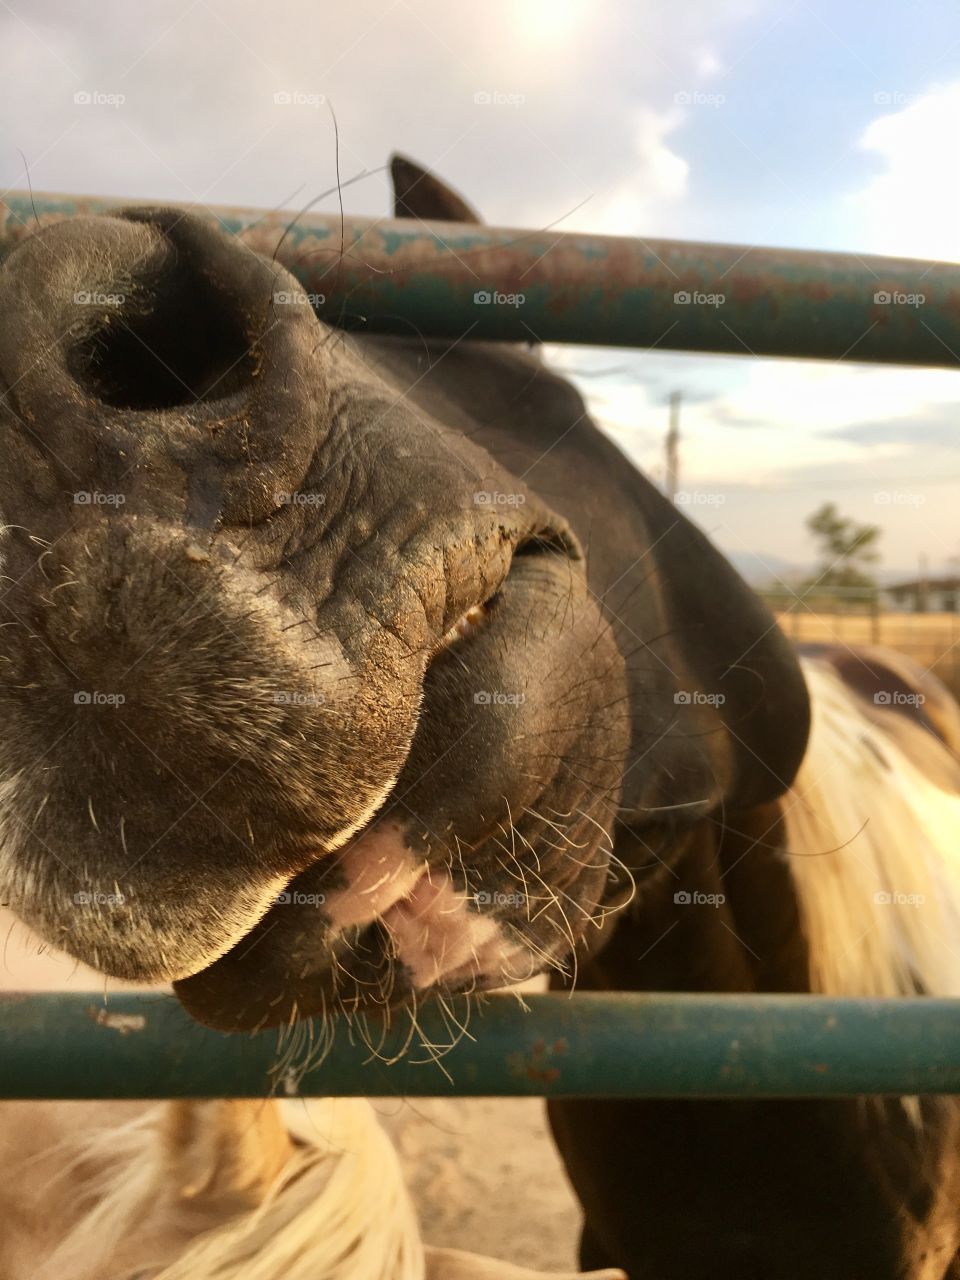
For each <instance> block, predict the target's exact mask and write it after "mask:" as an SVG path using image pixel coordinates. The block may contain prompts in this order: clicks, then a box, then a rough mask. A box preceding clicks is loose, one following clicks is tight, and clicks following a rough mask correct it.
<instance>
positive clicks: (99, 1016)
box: [87, 1004, 147, 1036]
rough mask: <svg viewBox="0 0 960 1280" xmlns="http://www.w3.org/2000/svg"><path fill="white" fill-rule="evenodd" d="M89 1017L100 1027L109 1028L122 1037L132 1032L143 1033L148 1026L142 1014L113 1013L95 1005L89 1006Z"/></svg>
mask: <svg viewBox="0 0 960 1280" xmlns="http://www.w3.org/2000/svg"><path fill="white" fill-rule="evenodd" d="M87 1017H88V1018H89V1019H90V1021H91V1022H95V1023H96V1024H97V1026H98V1027H109V1028H110V1030H111V1031H116V1032H117V1033H118V1034H119V1035H121V1036H126V1035H129V1034H130V1032H131V1031H143V1030H144V1028H145V1027H146V1025H147V1019H146V1017H145V1015H144V1014H142V1013H111V1012H110V1010H109V1009H103V1008H99V1007H98V1006H97V1005H93V1004H91V1005H88V1006H87Z"/></svg>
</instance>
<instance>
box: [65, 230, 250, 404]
mask: <svg viewBox="0 0 960 1280" xmlns="http://www.w3.org/2000/svg"><path fill="white" fill-rule="evenodd" d="M170 258H171V261H170V264H169V266H167V267H165V268H164V269H162V270H160V271H154V272H152V273H151V274H150V275H148V276H147V277H146V278H144V279H141V280H134V281H132V282H130V283H129V284H127V285H125V286H124V289H123V291H118V292H116V293H113V294H110V295H109V296H108V295H103V302H102V303H101V304H100V305H97V303H98V301H99V299H100V294H99V293H97V292H96V291H94V290H90V291H88V292H84V291H81V292H80V293H79V294H78V295H77V296H78V297H80V298H81V299H86V298H89V299H91V300H92V301H91V302H90V303H88V304H87V306H86V307H85V308H83V309H82V310H83V311H85V312H86V313H87V314H81V317H80V326H81V329H80V335H79V338H78V340H76V341H75V343H74V345H73V346H72V347H71V348H70V349H69V351H68V354H67V368H68V370H69V372H70V374H71V375H72V376H73V378H74V379H75V380H76V381H77V382H79V383H80V384H81V385H82V386H83V387H85V388H86V389H87V390H88V392H89V393H90V394H92V395H93V396H95V397H96V398H97V399H98V400H100V401H102V402H103V403H105V404H109V405H112V406H114V407H115V408H118V409H135V410H137V409H141V410H143V409H146V410H149V409H171V408H175V407H178V406H184V405H190V404H196V403H198V402H200V401H209V400H223V399H226V398H227V397H229V396H232V395H235V394H237V393H239V392H242V391H243V390H244V389H246V388H247V387H249V386H250V384H251V383H252V380H253V359H252V357H251V354H250V340H249V338H248V336H247V334H246V333H245V331H244V327H243V324H242V323H241V319H240V315H239V308H238V306H237V304H236V303H235V302H234V301H233V300H232V299H230V298H228V297H227V296H225V295H224V294H223V293H221V292H220V291H218V290H217V289H216V288H215V287H214V286H213V285H212V284H211V283H210V281H208V280H206V279H205V278H204V277H203V276H202V275H201V274H200V273H199V272H197V271H195V270H193V269H191V266H190V264H188V263H185V262H183V260H182V259H179V260H178V259H177V257H176V255H174V254H172V253H171V255H170ZM79 310H81V308H80V307H78V311H79Z"/></svg>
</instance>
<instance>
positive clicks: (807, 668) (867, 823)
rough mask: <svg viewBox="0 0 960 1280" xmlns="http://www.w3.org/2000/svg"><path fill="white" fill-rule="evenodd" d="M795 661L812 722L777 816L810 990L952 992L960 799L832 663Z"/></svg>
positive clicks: (958, 918) (957, 979)
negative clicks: (884, 725) (876, 716)
mask: <svg viewBox="0 0 960 1280" xmlns="http://www.w3.org/2000/svg"><path fill="white" fill-rule="evenodd" d="M802 665H803V670H804V675H805V677H806V681H807V686H808V688H809V690H810V695H811V703H812V709H813V723H812V729H811V736H810V743H809V746H808V749H807V754H806V756H805V758H804V761H803V765H802V767H801V769H800V772H799V774H798V776H797V779H796V781H795V783H794V785H793V787H792V788H791V790H790V792H789V793H788V794H787V796H786V797H785V798H784V809H785V822H786V830H787V849H788V858H789V865H790V870H791V872H792V875H793V881H794V885H795V886H796V889H797V895H798V898H799V906H800V914H801V919H802V921H803V926H804V930H805V933H806V936H807V939H808V942H809V948H810V962H811V981H812V986H813V989H814V990H815V991H819V992H822V993H824V994H830V995H840V996H898V995H913V994H916V993H918V992H919V993H923V994H927V995H941V996H960V795H958V794H954V793H951V792H948V791H945V790H943V789H942V788H941V787H939V786H937V785H935V784H934V783H933V782H932V781H930V779H929V778H927V777H925V776H924V774H923V773H922V772H921V771H920V770H919V769H918V768H917V766H916V764H915V763H914V761H913V760H912V759H911V758H910V757H909V756H908V755H907V753H906V752H905V751H904V749H903V747H902V745H901V744H900V743H899V742H898V740H897V736H891V735H888V734H887V733H885V732H884V731H883V730H882V729H881V728H879V727H878V725H877V724H876V723H874V721H873V720H872V719H871V718H870V717H869V716H868V715H867V714H866V712H865V711H864V710H863V709H862V708H861V707H860V705H859V704H858V702H857V699H856V697H855V696H854V695H853V694H852V693H851V692H850V691H849V690H848V688H847V687H846V686H845V685H844V683H843V681H842V680H841V679H840V677H839V676H838V675H837V674H836V673H835V672H834V671H833V670H832V668H829V667H828V666H826V665H825V664H822V663H818V662H816V661H809V660H804V661H803V663H802ZM907 728H908V729H912V728H913V726H907ZM916 732H917V733H919V734H924V732H925V731H924V730H922V729H919V728H917V729H916ZM930 741H931V743H932V742H933V740H932V739H931V740H930ZM933 745H934V746H936V744H935V743H933ZM944 751H946V748H944Z"/></svg>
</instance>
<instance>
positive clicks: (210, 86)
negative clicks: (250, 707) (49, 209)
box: [0, 0, 960, 576]
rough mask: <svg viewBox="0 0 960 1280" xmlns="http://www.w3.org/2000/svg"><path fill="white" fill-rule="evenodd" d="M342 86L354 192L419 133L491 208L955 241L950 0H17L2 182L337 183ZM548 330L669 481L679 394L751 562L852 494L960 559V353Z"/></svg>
mask: <svg viewBox="0 0 960 1280" xmlns="http://www.w3.org/2000/svg"><path fill="white" fill-rule="evenodd" d="M478 93H479V94H488V95H490V96H491V98H492V99H493V101H491V102H490V103H484V102H479V103H478V102H477V101H476V100H475V96H476V95H477V94H478ZM277 94H281V95H284V94H286V95H288V96H289V97H290V98H291V99H292V101H291V102H290V103H289V104H286V103H282V102H280V103H278V102H277V101H276V95H277ZM78 95H79V100H78ZM86 98H89V101H87V100H85V99H86ZM328 104H330V105H332V107H333V108H334V110H335V112H336V117H337V121H338V124H339V135H340V168H341V173H342V175H343V177H344V178H349V177H351V176H353V175H355V174H360V173H362V172H363V171H364V170H371V171H374V172H371V173H370V174H369V176H367V177H365V178H364V179H363V180H361V181H359V182H356V183H355V184H353V185H352V186H351V187H350V188H349V191H348V192H347V193H345V199H346V203H347V207H348V209H349V211H350V212H353V213H358V214H371V215H382V214H383V213H385V212H386V211H387V209H388V208H389V203H390V195H389V190H388V185H387V180H386V175H385V173H383V172H382V166H383V165H384V164H385V163H386V161H387V158H388V156H389V154H390V153H391V152H392V151H394V150H400V151H403V152H406V153H407V154H409V155H411V156H413V157H414V158H416V159H418V160H419V161H421V162H422V163H424V164H426V165H427V166H428V167H430V168H432V169H434V170H435V171H436V172H437V173H438V174H440V175H441V176H442V177H444V178H445V179H447V180H448V181H449V182H450V183H451V184H452V185H454V186H455V187H456V188H458V189H459V190H460V191H461V192H462V193H463V194H464V195H465V196H467V198H468V199H469V200H470V201H471V202H472V203H473V204H474V205H475V206H476V207H477V208H479V209H480V211H481V213H482V214H483V216H484V218H485V220H486V221H487V222H490V223H492V224H500V225H507V226H528V227H534V226H545V225H548V224H554V223H556V224H557V225H558V226H560V227H562V228H564V229H569V230H582V231H592V232H598V233H604V234H612V235H628V236H641V237H644V238H647V237H657V236H666V237H673V238H680V239H690V240H710V241H724V242H730V243H734V244H742V245H773V246H788V247H796V248H812V249H831V250H845V251H852V252H858V253H866V252H869V253H888V254H894V255H898V256H911V257H937V258H944V259H948V260H952V261H957V260H958V258H960V165H958V159H960V155H958V145H957V140H958V138H960V6H958V5H955V4H952V3H947V2H946V0H911V3H910V4H909V5H904V4H900V3H897V0H876V2H875V3H871V4H866V3H862V2H860V0H795V2H791V0H684V3H682V4H677V3H672V4H668V3H663V2H662V0H660V2H656V3H654V2H651V3H642V2H640V0H634V2H633V3H629V2H627V0H623V2H621V0H595V2H594V3H589V2H587V0H584V2H581V0H485V3H483V4H480V5H477V4H474V5H469V6H468V5H466V4H463V3H456V2H455V0H351V2H350V3H348V4H342V5H336V6H335V5H331V4H329V3H323V2H317V0H314V2H313V3H307V2H304V3H301V2H300V0H295V2H294V0H270V4H269V5H266V4H263V3H257V4H254V3H248V0H169V2H168V0H162V2H156V3H150V2H146V3H136V4H132V3H129V0H126V2H119V0H102V2H99V3H91V2H90V0H88V2H87V3H78V2H77V0H29V3H27V2H26V0H0V190H5V189H9V188H15V189H22V188H23V187H24V186H25V178H24V158H25V159H26V163H27V165H28V166H29V172H30V177H31V180H32V183H33V186H34V188H35V189H36V190H38V191H69V192H76V193H84V192H85V193H95V194H104V195H119V196H130V197H134V198H138V199H140V198H149V199H159V200H176V201H188V202H201V203H205V204H242V205H253V206H264V207H276V206H281V207H290V208H296V207H298V206H299V205H302V204H304V203H306V202H307V201H308V200H309V199H311V198H312V197H313V196H315V195H316V194H318V193H319V192H321V191H324V190H326V189H327V188H329V187H330V186H332V185H333V182H334V177H335V147H334V133H333V123H332V118H331V113H330V109H329V106H328ZM317 207H318V208H319V209H320V210H321V211H323V210H327V211H330V212H333V211H334V210H335V208H336V202H335V197H331V198H329V199H327V200H325V201H322V202H321V203H320V204H319V205H318V206H317ZM547 355H548V357H549V359H551V360H552V361H553V362H555V363H557V364H559V365H560V367H562V368H563V369H565V370H567V371H568V372H569V373H570V375H571V376H573V377H574V378H575V380H576V381H577V382H578V384H579V385H580V387H581V389H582V390H583V391H584V392H585V394H586V395H587V397H588V400H589V403H590V405H591V408H592V410H593V412H594V414H595V416H596V417H597V419H598V420H599V421H600V422H601V423H602V425H603V426H604V427H605V428H606V429H607V430H608V431H609V432H610V433H611V435H612V436H613V437H614V439H616V441H617V442H618V444H620V446H621V447H622V448H623V449H624V450H625V452H627V453H628V455H629V456H630V457H631V458H632V459H634V460H635V461H636V462H637V464H638V465H639V466H641V467H642V468H643V469H644V470H645V471H646V472H647V474H648V475H650V476H651V477H652V478H654V479H655V480H660V479H662V476H663V464H662V453H663V437H664V433H665V430H666V426H667V400H668V397H669V395H670V393H671V392H672V391H675V390H676V391H680V392H681V393H682V396H683V405H682V411H681V433H682V440H681V481H680V484H681V490H682V491H683V493H684V494H685V495H686V497H687V502H686V510H687V512H688V513H689V514H690V515H691V516H692V518H694V519H695V520H697V521H698V522H699V523H701V524H702V525H703V527H704V528H706V529H707V530H708V532H709V533H710V534H711V536H712V537H713V538H714V539H715V540H716V541H717V542H718V544H719V545H720V546H721V547H722V548H723V549H724V550H725V551H727V552H728V553H730V554H731V555H733V556H734V557H736V558H738V559H742V558H744V557H748V558H749V559H750V560H751V561H754V562H759V563H760V564H764V563H769V564H770V565H771V567H772V568H774V569H776V570H777V571H778V572H784V571H785V568H786V567H788V566H796V567H802V566H806V565H808V564H809V563H811V562H812V560H813V559H814V554H815V549H814V547H813V545H812V544H811V542H810V540H809V537H808V535H807V534H806V532H805V529H804V518H805V516H806V515H808V514H809V513H810V512H811V511H812V510H813V509H814V508H815V507H816V506H818V505H819V504H820V503H821V502H823V501H828V500H829V501H834V502H836V503H837V505H838V506H839V507H840V509H841V510H842V511H843V512H845V513H846V514H849V515H850V516H852V517H854V518H856V519H858V520H862V521H866V522H869V523H876V524H879V525H880V526H881V527H882V529H883V538H882V541H881V551H882V554H883V561H882V566H881V568H882V571H883V573H884V575H885V576H896V575H897V574H904V575H907V576H910V575H911V574H915V571H916V568H917V564H918V562H919V559H920V557H926V559H927V562H928V564H929V566H930V568H931V570H932V571H934V572H937V571H949V570H950V568H951V564H950V560H951V557H956V556H960V451H958V429H957V424H958V422H960V375H958V373H957V372H955V371H952V370H948V369H945V370H935V369H931V370H925V369H907V368H882V367H877V366H867V365H858V364H853V363H844V364H842V365H841V364H839V363H837V362H810V361H799V360H772V359H755V358H751V357H746V356H745V357H742V358H741V357H731V356H723V357H721V356H717V357H704V356H694V355H688V354H681V353H671V352H667V351H661V350H657V351H653V352H639V351H638V352H633V351H625V350H617V351H609V350H606V351H604V350H597V349H594V348H587V347H577V348H573V347H565V348H555V347H551V348H550V349H549V350H548V352H547Z"/></svg>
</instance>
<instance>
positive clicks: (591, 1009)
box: [0, 993, 960, 1098]
mask: <svg viewBox="0 0 960 1280" xmlns="http://www.w3.org/2000/svg"><path fill="white" fill-rule="evenodd" d="M527 999H528V1003H529V1005H530V1006H531V1009H530V1012H529V1013H528V1012H526V1011H525V1010H524V1009H523V1008H521V1006H520V1005H519V1003H518V1002H517V1001H516V1000H515V999H513V998H512V997H510V996H493V997H490V998H489V999H488V1000H487V1001H486V1003H485V1006H484V1009H483V1011H482V1012H481V1013H479V1014H477V1015H476V1016H475V1017H474V1018H473V1019H472V1020H471V1022H470V1026H469V1033H468V1034H467V1035H463V1036H460V1037H458V1038H457V1037H453V1036H452V1035H451V1025H450V1024H449V1023H448V1022H445V1021H444V1019H443V1017H442V1016H441V1012H440V1010H439V1009H437V1008H433V1009H430V1008H424V1009H422V1010H421V1011H420V1016H419V1023H420V1029H421V1034H422V1037H423V1039H424V1040H425V1041H426V1042H428V1043H431V1044H433V1045H434V1046H436V1052H437V1053H438V1054H441V1055H442V1056H441V1058H440V1065H436V1064H433V1063H431V1062H430V1061H429V1055H428V1054H427V1053H426V1052H425V1051H424V1050H423V1049H422V1048H420V1049H417V1048H416V1042H415V1043H414V1047H413V1049H412V1051H411V1052H410V1054H409V1056H406V1057H402V1058H401V1059H400V1061H398V1062H396V1063H394V1064H392V1065H388V1064H387V1063H385V1062H384V1061H382V1060H381V1058H390V1057H391V1056H392V1055H394V1054H397V1053H399V1052H400V1051H401V1050H402V1049H403V1046H404V1042H405V1041H406V1039H407V1033H408V1024H407V1020H406V1018H405V1017H404V1016H402V1015H400V1016H399V1017H398V1018H397V1024H398V1025H396V1026H395V1027H394V1029H393V1030H392V1031H390V1032H388V1033H387V1034H386V1035H385V1036H384V1037H383V1039H382V1043H380V1042H379V1040H380V1038H379V1036H378V1034H377V1031H376V1027H375V1025H374V1024H373V1023H370V1025H369V1026H368V1028H367V1034H368V1036H372V1037H373V1038H374V1039H375V1040H377V1041H378V1051H379V1054H380V1057H377V1056H374V1055H373V1054H372V1053H371V1051H370V1049H369V1047H368V1046H367V1045H365V1044H364V1043H363V1042H362V1040H361V1038H360V1037H359V1036H358V1035H357V1034H356V1032H354V1033H353V1034H352V1035H351V1033H350V1031H349V1028H348V1027H347V1025H346V1024H345V1023H343V1022H342V1021H341V1022H340V1024H339V1026H338V1029H337V1035H336V1036H335V1039H334V1043H333V1046H332V1048H331V1049H330V1051H329V1053H328V1054H327V1056H326V1058H325V1059H324V1061H323V1062H322V1063H320V1064H319V1065H317V1066H314V1067H313V1068H311V1069H309V1070H307V1071H306V1072H305V1073H303V1074H302V1075H298V1073H297V1072H296V1071H291V1070H289V1069H286V1068H281V1069H279V1070H278V1068H277V1063H278V1061H282V1060H283V1057H282V1054H281V1056H280V1058H278V1037H277V1033H276V1032H261V1033H260V1034H259V1035H256V1036H251V1037H241V1036H228V1035H223V1034H221V1033H219V1032H214V1031H208V1030H206V1029H204V1028H202V1027H199V1026H197V1025H196V1023H194V1022H192V1021H191V1020H190V1018H189V1017H188V1016H187V1015H186V1014H185V1013H184V1012H183V1010H182V1009H181V1008H180V1006H179V1005H178V1004H177V1002H176V1000H174V998H173V997H171V996H161V995H113V996H110V998H109V1001H108V1003H107V1004H106V1005H105V1004H104V1000H103V996H102V993H90V994H89V995H39V996H38V995H29V996H27V995H25V996H17V995H13V996H9V995H8V996H5V997H2V998H0V1046H2V1048H0V1097H7V1098H105V1097H108V1098H171V1097H196V1098H204V1097H261V1096H264V1095H265V1094H269V1093H271V1092H277V1093H279V1094H280V1095H284V1094H291V1093H299V1094H304V1095H314V1096H319V1095H327V1094H342V1095H363V1096H379V1095H400V1094H402V1095H404V1096H407V1097H415V1096H429V1097H437V1096H454V1095H456V1096H471V1097H477V1096H524V1095H536V1096H547V1097H608V1098H613V1097H645V1098H681V1097H683V1098H744V1097H751V1098H782V1097H792V1098H812V1097H816V1098H825V1097H842V1096H852V1095H855V1094H927V1093H960V1000H940V999H930V998H917V999H905V1000H850V999H844V1000H837V999H827V998H824V997H814V996H771V995H764V996H741V995H729V996H728V995H722V996H715V995H709V996H708V995H664V994H643V995H633V994H631V995H624V994H609V995H608V994H578V995H574V996H561V995H549V996H547V995H545V996H531V997H528V998H527ZM299 1034H301V1035H302V1034H303V1033H302V1031H301V1032H300V1033H299ZM452 1040H455V1041H456V1042H455V1043H453V1044H452V1047H450V1046H451V1041H452ZM287 1043H288V1044H289V1041H288V1042H287ZM305 1046H306V1042H305V1041H304V1042H303V1044H302V1045H301V1047H300V1048H298V1050H297V1051H296V1053H294V1054H293V1055H292V1061H293V1062H294V1063H296V1062H299V1063H301V1064H302V1063H303V1061H304V1059H305V1057H306V1055H307V1048H306V1047H305Z"/></svg>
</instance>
